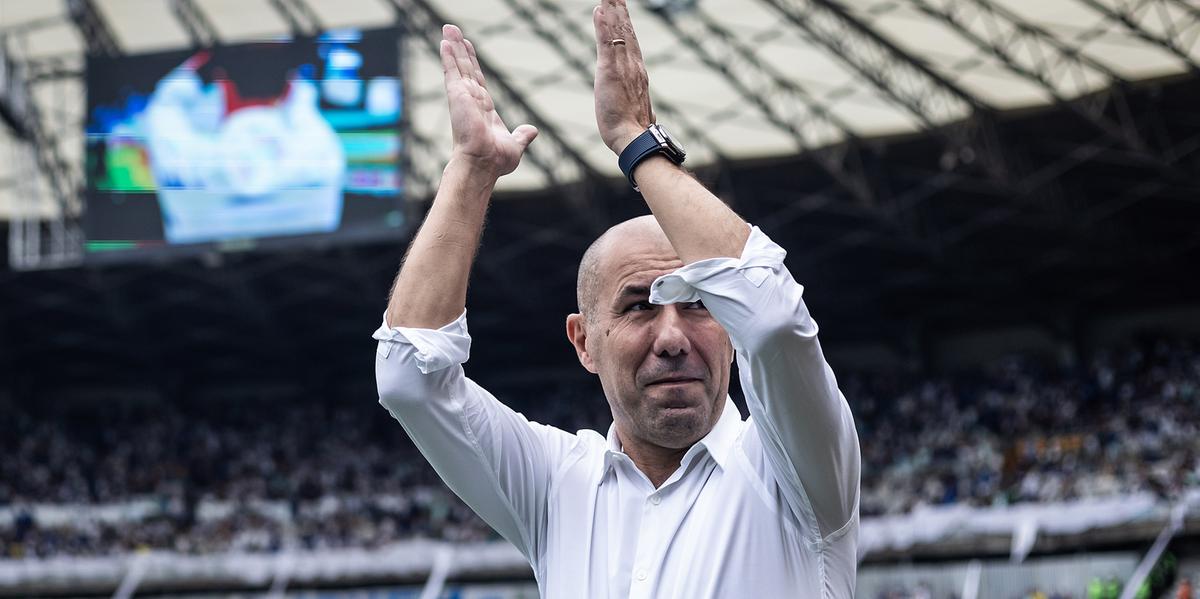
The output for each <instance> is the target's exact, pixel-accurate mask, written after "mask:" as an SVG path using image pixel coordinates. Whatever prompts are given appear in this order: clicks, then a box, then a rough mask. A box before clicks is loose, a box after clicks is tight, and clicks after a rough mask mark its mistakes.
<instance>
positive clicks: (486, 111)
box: [441, 25, 537, 177]
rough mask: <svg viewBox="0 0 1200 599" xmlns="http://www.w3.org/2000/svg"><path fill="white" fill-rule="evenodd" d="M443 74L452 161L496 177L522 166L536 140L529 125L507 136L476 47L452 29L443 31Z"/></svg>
mask: <svg viewBox="0 0 1200 599" xmlns="http://www.w3.org/2000/svg"><path fill="white" fill-rule="evenodd" d="M442 38H443V39H442V44H441V54H442V71H443V73H444V74H445V77H446V99H447V100H448V101H449V103H450V127H451V129H452V131H453V134H454V149H453V150H452V152H453V155H454V156H455V157H459V158H462V159H465V160H468V161H471V162H472V163H473V164H476V165H479V166H481V167H483V168H486V169H487V170H489V171H492V172H494V173H495V175H496V176H497V177H498V176H500V175H506V174H508V173H511V172H512V171H513V170H514V169H516V168H517V164H518V163H520V162H521V155H522V154H524V153H525V148H526V147H528V146H529V142H531V141H533V138H534V137H536V136H537V129H536V128H534V127H533V126H532V125H521V126H519V127H517V128H516V129H513V130H512V132H511V133H510V132H509V130H508V127H507V126H506V125H505V124H504V121H503V120H501V119H500V115H499V114H497V113H496V105H495V104H494V103H493V102H492V96H491V94H489V93H488V89H487V80H485V79H484V77H483V70H482V69H480V68H479V59H478V58H476V56H475V47H474V46H473V45H472V44H471V42H470V41H469V40H467V39H466V38H464V37H463V34H462V31H461V30H459V28H458V27H455V26H454V25H446V26H444V27H443V28H442Z"/></svg>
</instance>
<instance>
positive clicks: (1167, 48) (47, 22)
mask: <svg viewBox="0 0 1200 599" xmlns="http://www.w3.org/2000/svg"><path fill="white" fill-rule="evenodd" d="M396 6H399V7H401V8H402V9H403V12H398V11H397V10H396ZM590 6H591V4H590V2H585V1H582V0H579V1H576V0H570V1H565V0H564V1H563V2H558V3H555V2H551V1H550V0H471V1H470V2H450V1H448V0H438V1H434V0H339V1H337V2H334V1H332V0H330V1H325V0H321V1H318V0H306V1H305V2H303V3H301V2H299V1H298V0H236V1H233V0H191V1H190V2H189V1H182V0H171V1H160V0H93V1H91V2H86V1H74V0H73V1H71V2H63V3H48V2H17V1H15V0H0V30H2V31H5V32H6V37H7V45H8V47H9V50H10V51H11V52H13V53H14V54H16V55H17V56H18V57H19V58H21V59H22V60H23V61H24V63H25V64H27V65H29V68H30V69H31V74H32V75H33V76H34V78H35V80H36V81H37V82H38V83H36V91H37V94H38V98H39V100H40V104H39V105H40V107H41V108H42V112H43V120H44V121H45V123H46V124H47V125H48V126H49V128H50V129H51V130H52V131H51V135H48V136H47V137H52V138H55V139H57V140H58V142H59V144H60V149H61V155H62V156H63V157H64V159H63V162H64V163H65V166H66V167H67V170H68V171H69V172H70V173H73V174H69V175H68V178H73V179H75V180H74V181H73V182H72V183H71V184H72V185H78V183H79V182H78V177H79V171H80V170H81V169H80V166H81V165H80V164H79V162H80V161H79V153H80V146H81V144H82V139H81V137H80V136H81V131H80V125H81V118H82V115H81V111H82V102H81V97H82V90H81V89H80V87H79V86H80V78H79V75H80V69H81V68H82V66H83V61H82V53H83V52H85V51H87V50H89V49H90V50H91V51H94V52H111V51H113V50H114V49H119V51H121V52H127V53H136V52H151V51H155V50H162V49H169V48H181V47H186V46H187V45H189V44H190V43H192V42H191V40H192V33H195V35H196V39H197V40H199V41H201V42H202V41H203V40H204V39H207V38H206V36H211V35H213V34H215V37H216V38H217V39H219V40H220V41H222V42H234V41H240V40H252V39H261V38H263V37H271V36H276V35H281V34H285V33H287V32H288V31H289V30H290V29H291V28H292V25H291V23H290V21H289V19H288V18H287V17H286V16H284V15H291V16H292V20H293V21H295V22H296V29H297V30H298V31H301V32H303V31H304V30H305V27H304V23H306V22H311V21H312V20H313V19H312V18H311V17H312V15H315V17H316V20H317V21H319V22H320V23H321V24H322V25H323V26H330V27H332V26H350V25H360V26H373V25H380V26H383V25H387V24H389V23H394V22H396V18H397V14H403V15H406V16H407V18H406V19H405V20H403V21H402V22H403V23H407V24H408V25H409V26H410V27H415V28H416V29H417V30H418V31H419V32H421V33H422V34H421V35H417V36H413V37H412V41H411V44H410V46H409V54H410V56H411V57H412V62H411V65H410V66H411V71H412V77H411V79H410V80H409V81H410V90H409V93H410V96H409V98H410V107H411V113H412V115H413V126H414V129H415V131H413V133H414V135H413V136H412V138H411V139H410V142H411V143H412V144H413V146H414V151H413V158H414V161H415V162H416V164H414V170H413V172H412V173H411V175H412V180H411V181H410V182H411V183H413V184H414V185H416V186H418V187H420V186H421V185H424V186H425V190H426V191H427V190H428V189H429V183H430V182H431V181H432V180H435V179H436V175H437V173H438V172H439V171H440V168H441V166H440V164H441V161H442V160H443V159H444V154H445V152H446V151H447V150H448V148H449V141H448V139H447V135H448V131H447V130H448V125H447V120H446V115H445V108H444V101H443V98H442V92H441V89H440V86H441V82H440V80H439V78H440V73H439V69H438V67H437V64H436V62H434V61H433V60H432V52H431V48H432V47H433V46H434V45H435V44H434V42H435V41H436V36H437V29H438V26H439V25H440V22H441V20H442V19H443V18H444V19H447V20H452V21H457V22H458V23H460V24H461V25H462V26H463V27H464V28H465V29H466V32H467V34H468V35H469V36H471V37H472V38H473V39H474V40H476V41H477V42H478V46H479V48H480V52H481V54H482V56H483V58H484V60H485V61H487V62H488V66H490V67H491V70H492V71H493V72H492V81H493V85H492V88H493V90H495V91H499V92H500V94H501V95H502V96H503V97H501V98H499V99H500V103H501V109H502V110H503V111H504V114H506V115H508V118H509V120H510V123H512V122H515V121H517V120H527V119H528V120H533V121H534V122H535V124H537V125H539V127H541V128H542V132H543V135H542V136H541V137H540V138H539V140H538V142H536V143H535V144H534V147H535V148H539V149H538V151H537V153H535V154H533V155H531V156H530V157H529V158H530V159H529V160H527V161H526V163H525V164H524V165H523V166H522V167H521V173H520V174H519V175H515V176H513V177H512V178H510V179H506V180H505V183H506V187H505V189H504V190H505V191H506V194H505V195H506V196H507V199H506V201H505V203H504V205H503V207H500V206H497V207H496V208H494V209H493V210H492V211H491V214H490V216H489V223H488V227H487V230H486V231H485V235H484V247H483V249H482V250H481V251H480V253H479V258H478V261H477V264H476V267H475V271H474V275H473V279H472V286H471V289H470V298H469V301H468V306H469V307H470V309H471V327H472V336H473V337H474V338H475V339H476V340H477V346H478V347H479V348H481V351H479V352H477V353H476V354H475V355H474V356H473V357H472V362H471V369H472V370H471V371H472V373H473V376H476V375H477V374H480V373H483V374H484V375H485V376H490V377H497V376H508V377H514V378H520V377H534V378H539V379H545V378H547V377H553V376H557V375H556V374H555V373H566V374H563V376H575V377H578V376H579V373H581V372H582V371H581V370H580V369H579V368H578V366H577V365H576V364H574V363H573V360H574V357H573V354H572V353H571V352H570V349H569V347H568V346H567V345H566V343H565V341H564V340H563V335H562V323H561V320H560V319H561V317H562V316H563V315H564V314H565V313H567V312H569V311H572V310H573V309H574V275H575V269H576V268H577V265H578V260H579V257H580V255H582V253H583V250H584V248H585V247H586V246H587V244H588V243H589V242H590V241H591V240H592V239H594V238H595V236H596V235H597V233H598V230H599V229H601V228H603V227H604V226H606V225H607V224H609V223H613V222H617V221H618V220H619V219H621V218H626V217H629V216H632V215H634V214H637V213H640V212H644V211H645V206H644V204H642V203H641V202H640V201H638V198H637V197H636V195H635V194H633V193H632V192H631V190H630V189H629V188H628V185H627V184H625V183H624V182H623V181H621V180H620V179H619V178H618V177H617V176H616V174H617V172H616V170H615V165H614V164H613V162H614V161H613V160H612V158H611V156H610V155H609V154H608V150H607V149H605V148H603V147H602V146H601V144H600V143H599V141H598V140H596V139H595V137H596V134H595V133H594V129H595V125H594V124H593V122H592V115H591V110H592V108H591V100H590V92H589V89H590V84H589V83H588V82H587V73H588V72H590V68H591V67H590V63H589V61H590V60H591V54H592V45H591V44H592V41H591V39H590V31H589V29H588V28H589V26H590V23H589V18H588V11H589V9H590ZM637 6H638V7H639V8H635V16H634V18H635V21H636V24H637V25H638V27H639V28H640V29H639V30H640V32H641V37H642V40H643V43H644V44H645V45H646V46H647V55H648V57H649V59H650V63H651V64H650V74H651V79H652V85H653V91H654V93H655V97H656V98H657V102H658V104H657V110H658V111H659V114H660V120H661V121H663V122H664V123H669V124H671V125H673V129H674V130H675V131H676V132H677V133H678V134H679V137H681V138H682V140H683V141H684V143H685V144H686V145H687V146H688V148H689V150H690V151H691V156H692V158H690V159H689V165H691V164H693V163H695V164H696V165H697V167H700V168H697V174H698V176H700V177H701V178H702V179H703V180H704V181H705V182H706V183H708V184H710V185H711V186H712V187H713V188H714V189H715V190H717V192H718V193H720V194H721V195H722V197H723V198H725V199H726V200H728V201H729V202H730V203H731V204H732V205H734V207H735V208H736V209H737V210H738V211H739V213H741V214H743V215H744V216H745V217H746V218H747V220H749V221H751V222H753V223H755V224H757V225H759V226H760V227H762V228H763V230H764V231H766V232H767V233H768V234H770V235H771V236H772V238H773V239H775V240H777V241H778V242H779V243H780V244H781V245H783V246H784V247H785V248H786V249H787V250H788V251H789V257H788V264H789V268H791V269H792V271H793V273H795V275H796V277H797V279H798V280H800V281H802V282H803V283H804V284H805V285H806V293H805V297H806V301H807V302H808V303H809V305H810V307H811V308H812V310H813V313H814V314H816V315H817V317H818V319H819V320H820V322H821V323H822V336H823V341H825V342H827V345H828V346H832V345H834V344H836V343H838V342H844V343H877V344H885V345H887V346H888V348H890V350H891V352H892V353H894V354H898V355H904V356H906V357H908V356H910V355H911V354H912V353H913V352H914V351H919V348H916V349H914V345H913V344H914V343H916V344H917V345H919V344H920V343H922V339H924V340H929V339H931V338H935V337H937V336H938V335H945V334H951V333H953V332H955V331H961V330H962V329H963V328H970V327H975V328H979V327H986V326H1014V325H1020V326H1034V327H1041V328H1043V329H1045V330H1050V331H1052V332H1053V335H1055V336H1056V337H1057V338H1068V339H1069V338H1071V337H1073V336H1075V335H1077V334H1080V333H1081V331H1083V330H1084V329H1086V328H1087V323H1088V321H1089V320H1090V319H1094V318H1096V317H1097V316H1098V315H1101V314H1104V313H1109V314H1111V313H1122V312H1123V311H1127V310H1130V309H1141V308H1159V307H1163V306H1169V305H1175V306H1179V305H1191V306H1195V305H1198V304H1197V302H1200V278H1197V277H1196V276H1195V274H1194V272H1195V264H1197V263H1200V231H1198V230H1197V227H1196V223H1198V222H1200V201H1197V200H1198V199H1200V177H1198V176H1197V175H1198V174H1200V118H1198V117H1197V111H1196V106H1197V105H1198V104H1197V102H1198V101H1200V77H1198V76H1197V75H1198V74H1200V68H1197V51H1200V45H1198V41H1200V9H1197V8H1196V6H1195V4H1194V3H1192V2H1190V0H1056V1H1053V2H1046V1H1041V2H1025V1H1021V2H1017V1H1015V0H1009V1H1004V2H1001V1H1000V0H936V1H935V0H894V1H889V2H865V1H864V2H857V1H856V2H843V3H841V4H835V3H833V2H831V1H830V0H752V1H742V0H737V1H733V0H727V1H717V0H700V2H699V7H698V9H697V10H695V11H690V12H689V11H687V10H679V11H676V12H674V13H672V14H671V15H669V16H665V17H660V16H657V13H651V12H648V11H647V10H645V9H644V8H640V7H641V6H643V5H642V4H641V3H638V4H637ZM522 8H525V9H527V10H524V11H522V10H521V9H522ZM535 9H536V10H535ZM72 10H73V12H72ZM793 10H803V11H805V12H804V16H805V17H806V18H800V19H796V20H795V21H793V20H791V19H790V18H788V16H787V15H791V14H793V12H791V11H793ZM197 11H199V12H197ZM181 15H184V16H185V18H180V16H181ZM187 15H190V17H187ZM197 15H202V18H197ZM560 17H562V20H559V19H560ZM184 23H191V25H192V26H193V28H194V30H193V31H192V33H189V29H188V28H187V27H186V26H185V25H184ZM81 29H83V30H87V31H90V32H92V33H91V34H89V35H88V36H86V38H85V37H84V36H82V35H81V34H80V33H79V31H80V30H81ZM105 32H108V33H105ZM206 32H207V33H206ZM540 32H547V34H546V35H545V36H542V35H541V34H540ZM721 32H725V33H721ZM726 34H727V35H726ZM743 51H747V52H749V54H748V55H747V54H744V53H743ZM772 65H773V66H772ZM501 81H503V83H502V82H501ZM665 107H673V108H675V109H676V112H675V113H669V110H668V108H665ZM517 113H520V115H518V114H517ZM555 133H557V135H556V134H555ZM0 135H2V134H0ZM706 148H707V150H706ZM19 149H20V148H19V147H18V145H17V144H11V143H9V144H0V150H2V151H5V152H7V154H6V155H3V156H0V188H2V187H5V186H6V185H7V186H8V189H7V191H6V190H3V189H0V202H2V201H3V200H2V198H8V199H9V200H11V198H12V197H13V188H12V186H13V185H14V184H24V183H25V182H27V180H28V179H29V177H28V176H27V174H26V171H25V170H21V169H29V170H33V166H32V164H33V161H32V160H31V159H29V158H27V157H26V158H21V156H22V154H21V152H19V151H18V150H19ZM802 150H803V151H802ZM706 151H707V154H706ZM576 157H578V159H577V158H576ZM705 162H709V163H711V164H713V165H715V166H716V167H718V168H703V167H702V165H703V163H705ZM14 167H15V168H16V170H14ZM610 176H611V178H610ZM551 178H553V179H554V180H555V184H554V185H548V184H547V183H548V182H549V180H550V179H551ZM572 181H575V182H576V183H572ZM21 189H27V188H25V187H22V188H21ZM418 195H419V194H418ZM423 207H424V204H422V203H418V204H417V205H415V206H414V214H415V215H419V212H420V210H421V209H422V208H423ZM3 252H4V250H3V249H0V258H3V257H5V256H3ZM402 252H403V248H402V247H401V244H398V243H395V242H390V243H383V244H373V245H354V246H350V245H331V244H328V243H325V244H320V245H314V246H313V247H307V248H303V249H298V250H294V251H288V252H267V251H255V252H240V253H237V252H234V253H224V254H221V253H217V254H206V255H203V256H199V257H193V258H188V259H184V260H175V261H162V260H146V261H142V262H140V263H133V264H128V265H122V266H97V265H84V266H82V267H75V268H65V269H51V270H43V271H40V272H17V271H13V270H4V269H0V393H2V392H4V386H5V385H9V386H10V388H12V389H13V390H14V391H17V392H20V391H29V392H30V393H31V395H30V396H33V397H38V396H40V395H38V393H40V392H41V391H45V392H51V391H53V390H54V389H59V390H63V389H67V390H70V389H80V388H87V389H92V388H96V387H97V386H98V385H102V384H110V385H113V386H121V387H128V386H129V385H130V384H135V383H137V382H139V381H144V382H148V384H150V385H152V386H154V387H155V388H157V389H159V390H161V391H163V392H165V393H176V392H183V391H187V390H191V389H196V388H199V387H202V386H221V387H223V388H225V389H226V390H228V389H229V388H231V387H234V388H237V389H250V388H255V389H261V388H262V387H263V386H264V385H274V384H278V383H279V382H281V381H282V382H289V381H290V382H291V383H292V384H296V385H302V386H306V387H309V388H318V389H329V388H330V387H332V386H336V385H340V384H343V383H345V382H347V381H350V382H352V383H354V384H357V385H359V386H361V387H365V389H363V390H362V391H361V392H362V393H366V394H370V392H371V391H370V389H369V387H370V382H371V380H372V378H371V373H370V366H369V362H368V361H366V360H364V359H363V357H362V356H363V355H365V354H364V352H369V351H370V343H371V341H370V339H369V337H367V334H369V332H370V331H371V330H372V329H374V328H375V327H376V326H378V323H379V314H380V312H381V311H382V309H383V303H384V298H385V297H386V296H387V291H388V286H389V283H390V281H391V278H392V277H393V276H394V274H395V272H396V268H397V265H398V263H399V261H400V257H401V254H402ZM914 340H915V341H914ZM515 346H519V347H520V348H521V351H496V349H495V348H505V347H515ZM484 348H487V349H484ZM494 380H495V379H494V378H493V379H492V381H493V382H494ZM246 392H247V393H248V392H249V391H246Z"/></svg>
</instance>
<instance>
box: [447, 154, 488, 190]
mask: <svg viewBox="0 0 1200 599" xmlns="http://www.w3.org/2000/svg"><path fill="white" fill-rule="evenodd" d="M449 177H454V178H456V179H458V180H460V181H461V182H462V183H463V184H465V185H466V186H468V187H470V188H481V189H482V188H488V189H489V191H490V188H492V187H495V185H496V181H498V180H499V179H500V169H499V167H497V166H496V165H495V164H493V163H491V162H489V161H487V160H483V159H480V158H475V157H472V156H466V155H461V154H455V153H451V154H450V160H449V161H448V162H446V168H445V169H443V170H442V180H443V181H445V180H446V179H447V178H449Z"/></svg>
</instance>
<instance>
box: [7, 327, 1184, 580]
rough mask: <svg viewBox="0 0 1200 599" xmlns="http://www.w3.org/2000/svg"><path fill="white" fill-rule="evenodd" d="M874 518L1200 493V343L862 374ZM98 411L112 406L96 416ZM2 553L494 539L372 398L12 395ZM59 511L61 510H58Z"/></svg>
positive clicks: (573, 399) (516, 402)
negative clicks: (64, 400) (934, 508)
mask: <svg viewBox="0 0 1200 599" xmlns="http://www.w3.org/2000/svg"><path fill="white" fill-rule="evenodd" d="M840 384H841V387H842V389H843V392H844V393H845V395H846V397H847V398H848V400H849V401H850V404H851V407H852V408H853V409H854V412H855V416H856V418H857V420H858V431H859V436H860V439H861V441H862V447H863V480H862V485H863V486H862V488H863V495H862V502H861V506H862V513H863V516H873V515H882V514H899V513H904V512H907V511H909V510H912V509H914V508H916V507H918V506H922V505H941V504H953V503H960V502H966V503H969V504H971V505H978V506H986V505H998V504H1010V503H1018V502H1029V501H1041V502H1046V501H1060V500H1070V499H1074V498H1081V497H1094V496H1101V495H1112V494H1120V493H1131V492H1139V491H1149V492H1153V493H1156V494H1158V495H1160V496H1161V497H1163V498H1165V499H1169V498H1172V497H1174V496H1176V495H1178V494H1179V493H1180V492H1181V491H1182V490H1183V489H1185V488H1188V487H1195V486H1200V470H1198V464H1197V452H1198V450H1200V442H1198V441H1197V440H1198V439H1200V434H1198V432H1200V430H1198V429H1200V346H1197V345H1196V344H1195V343H1192V342H1164V341H1160V342H1155V343H1150V344H1145V345H1139V346H1136V347H1129V348H1125V349H1122V350H1119V351H1113V352H1110V353H1104V354H1101V355H1098V356H1096V357H1095V358H1094V359H1092V360H1090V361H1089V362H1088V363H1087V364H1086V365H1084V366H1081V367H1078V368H1075V369H1073V370H1063V369H1054V368H1047V367H1044V366H1040V365H1037V364H1036V363H1035V362H1033V361H1032V360H1028V359H1020V358H1013V359H1009V360H1005V361H1002V362H1001V363H999V364H997V365H996V366H995V367H994V368H993V369H991V370H989V371H986V372H973V373H969V374H965V375H956V376H946V377H942V378H930V377H912V376H891V375H888V376H884V375H862V376H857V375H846V376H843V377H842V379H841V381H840ZM493 391H496V392H497V395H498V396H500V397H501V399H503V400H505V401H507V402H509V403H510V405H513V406H514V407H515V408H516V409H518V410H520V411H522V412H524V413H525V414H526V416H528V417H529V418H530V419H532V420H537V421H539V422H544V423H549V424H554V425H557V426H560V427H562V428H564V429H567V430H571V431H574V430H577V429H580V428H593V429H596V430H598V431H600V432H601V433H602V434H603V433H605V432H606V431H607V428H608V425H609V423H610V422H611V417H610V416H609V414H608V407H607V404H606V402H605V401H604V400H603V399H602V398H600V397H598V396H596V395H595V394H594V393H595V392H594V391H588V392H587V393H581V392H580V391H579V390H578V389H577V387H573V386H572V385H561V386H556V387H551V388H545V389H533V390H513V391H511V392H501V391H498V390H495V389H494V390H493ZM98 403H99V404H100V405H97V404H98ZM0 410H3V413H4V414H5V415H6V419H7V420H8V421H9V423H10V424H9V425H8V426H7V427H6V428H7V429H8V430H10V431H13V432H14V434H6V435H4V436H3V437H2V438H0V554H2V555H3V556H6V557H23V556H52V555H102V554H109V553H114V552H122V551H134V550H138V549H141V548H153V549H171V550H175V551H180V552H186V553H208V552H218V551H226V550H241V551H279V550H284V549H292V548H296V549H320V548H335V547H366V548H370V547H375V546H379V545H382V544H385V543H389V542H393V541H396V540H401V539H410V538H420V537H424V538H439V539H449V540H456V541H471V540H483V539H489V538H494V536H495V534H494V533H493V532H492V531H491V530H490V529H489V528H488V527H487V526H486V525H484V524H483V523H482V522H481V521H480V520H479V519H478V518H477V517H475V516H474V515H473V514H472V513H471V512H470V510H469V509H468V508H466V506H465V505H463V504H462V502H460V501H459V500H458V499H457V498H455V497H454V496H453V495H452V494H450V493H449V492H448V491H447V490H446V489H445V488H444V486H443V485H442V484H441V483H440V481H439V480H438V479H437V477H436V475H435V474H434V473H433V472H432V470H431V469H430V468H429V467H428V465H427V464H426V463H425V462H424V460H423V459H422V458H420V456H419V454H418V453H417V452H416V450H415V448H414V447H413V445H412V444H411V442H410V441H409V440H408V439H407V437H406V435H405V434H404V432H403V429H402V428H401V427H400V425H399V424H397V423H396V422H395V421H394V420H392V419H391V417H390V416H388V414H387V413H386V412H385V411H384V410H383V409H382V408H381V407H379V406H378V405H377V404H376V403H375V402H374V401H371V400H366V401H355V402H350V401H341V402H337V403H334V402H327V401H318V400H313V401H311V402H304V401H297V400H295V399H292V400H289V401H282V400H263V401H250V400H243V401H237V402H234V401H226V402H223V403H212V402H192V403H165V402H161V401H152V400H146V401H140V402H138V401H129V402H125V401H121V402H109V401H105V402H96V401H86V402H84V401H81V402H79V403H78V404H77V405H54V406H46V405H36V406H30V405H18V404H15V403H14V402H12V401H11V400H4V399H0ZM48 514H49V516H48Z"/></svg>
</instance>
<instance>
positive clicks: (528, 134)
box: [512, 125, 538, 150]
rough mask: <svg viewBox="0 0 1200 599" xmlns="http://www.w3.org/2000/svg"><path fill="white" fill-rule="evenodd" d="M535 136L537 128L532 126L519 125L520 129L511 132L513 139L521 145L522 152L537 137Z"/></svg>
mask: <svg viewBox="0 0 1200 599" xmlns="http://www.w3.org/2000/svg"><path fill="white" fill-rule="evenodd" d="M537 134H538V130H537V127H534V126H533V125H521V126H520V127H517V128H516V129H513V132H512V136H513V139H514V140H516V142H517V143H519V144H521V149H522V150H524V149H525V148H527V147H529V143H530V142H532V141H533V138H535V137H537Z"/></svg>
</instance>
